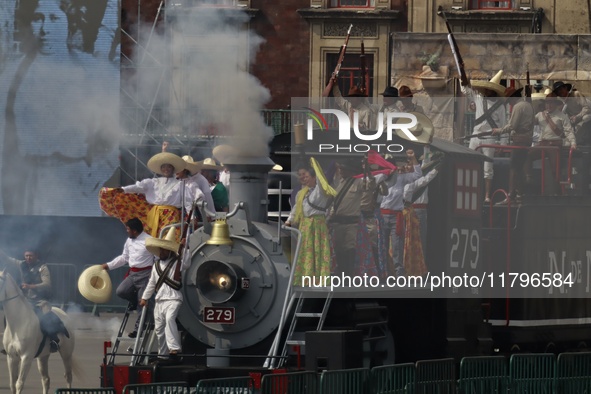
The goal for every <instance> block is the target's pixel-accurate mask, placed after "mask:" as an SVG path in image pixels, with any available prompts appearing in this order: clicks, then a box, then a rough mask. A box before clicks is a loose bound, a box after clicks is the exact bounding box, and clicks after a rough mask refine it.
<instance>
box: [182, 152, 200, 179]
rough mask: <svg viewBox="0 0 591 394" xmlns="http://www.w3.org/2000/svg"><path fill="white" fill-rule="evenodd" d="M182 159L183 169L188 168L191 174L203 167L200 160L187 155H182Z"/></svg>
mask: <svg viewBox="0 0 591 394" xmlns="http://www.w3.org/2000/svg"><path fill="white" fill-rule="evenodd" d="M183 160H184V161H185V169H186V170H189V172H190V173H191V175H195V174H197V173H198V172H199V171H200V170H201V169H202V168H203V162H202V161H195V160H193V158H192V157H191V156H189V155H185V156H183Z"/></svg>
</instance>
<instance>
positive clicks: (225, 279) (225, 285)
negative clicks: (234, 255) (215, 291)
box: [211, 274, 232, 290]
mask: <svg viewBox="0 0 591 394" xmlns="http://www.w3.org/2000/svg"><path fill="white" fill-rule="evenodd" d="M211 279H212V282H213V283H214V284H215V285H217V287H218V288H219V289H220V290H228V289H230V288H232V278H230V276H229V275H226V274H213V275H211Z"/></svg>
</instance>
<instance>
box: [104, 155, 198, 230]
mask: <svg viewBox="0 0 591 394" xmlns="http://www.w3.org/2000/svg"><path fill="white" fill-rule="evenodd" d="M148 168H149V169H150V170H151V171H152V172H154V173H156V174H158V175H161V176H160V177H157V178H148V179H144V180H142V181H138V182H136V183H135V184H134V185H129V186H124V187H120V188H115V189H104V188H103V190H101V194H100V198H99V201H100V204H101V209H102V210H103V211H104V212H105V213H107V214H108V215H109V216H114V217H117V218H118V219H120V220H121V221H123V222H124V223H125V222H126V221H127V220H129V219H131V218H133V217H137V218H139V219H140V220H141V221H142V223H143V224H144V227H145V229H146V232H148V233H149V234H150V235H152V236H153V237H158V235H159V232H160V229H161V228H163V227H164V226H167V225H169V224H173V223H178V222H180V208H181V207H182V206H183V203H184V207H185V209H186V210H187V211H190V209H191V207H192V205H193V202H194V198H193V197H194V196H192V195H191V193H190V189H189V188H186V187H183V182H182V181H180V180H178V179H176V178H175V175H176V173H178V172H180V171H182V170H183V169H184V168H185V161H184V160H183V159H182V158H180V157H179V156H177V155H175V154H172V153H168V152H162V153H158V154H156V155H154V156H152V158H151V159H150V160H149V161H148ZM123 193H124V194H123ZM133 194H141V195H143V196H144V198H137V197H131V196H133ZM127 195H129V197H131V198H129V197H128V196H127ZM120 196H123V198H121V197H120ZM126 197H128V198H126ZM197 201H199V196H197Z"/></svg>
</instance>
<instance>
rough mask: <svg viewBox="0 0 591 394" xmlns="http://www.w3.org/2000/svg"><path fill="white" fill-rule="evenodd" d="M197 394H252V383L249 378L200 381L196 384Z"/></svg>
mask: <svg viewBox="0 0 591 394" xmlns="http://www.w3.org/2000/svg"><path fill="white" fill-rule="evenodd" d="M196 393H197V394H252V393H254V381H253V380H252V378H250V377H239V378H223V379H202V380H200V381H199V382H197V391H196Z"/></svg>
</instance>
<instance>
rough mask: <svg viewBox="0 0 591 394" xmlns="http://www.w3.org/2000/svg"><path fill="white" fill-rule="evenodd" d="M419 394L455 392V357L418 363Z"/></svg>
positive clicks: (417, 382)
mask: <svg viewBox="0 0 591 394" xmlns="http://www.w3.org/2000/svg"><path fill="white" fill-rule="evenodd" d="M415 387H416V391H415V392H416V393H417V394H434V393H435V394H455V392H456V368H455V361H454V359H453V358H443V359H439V360H422V361H417V363H416V385H415Z"/></svg>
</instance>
